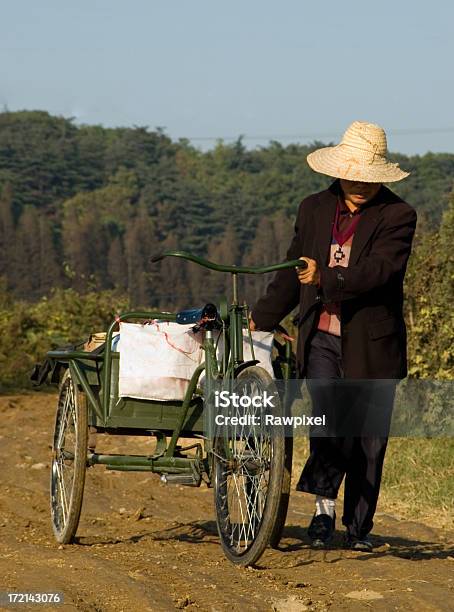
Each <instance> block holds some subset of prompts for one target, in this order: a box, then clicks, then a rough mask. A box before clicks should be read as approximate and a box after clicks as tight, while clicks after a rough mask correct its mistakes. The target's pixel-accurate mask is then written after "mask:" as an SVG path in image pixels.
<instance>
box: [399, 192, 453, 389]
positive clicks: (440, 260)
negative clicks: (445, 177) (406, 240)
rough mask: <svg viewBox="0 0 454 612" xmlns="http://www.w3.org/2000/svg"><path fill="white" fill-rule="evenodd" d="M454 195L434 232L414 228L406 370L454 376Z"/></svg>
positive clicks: (425, 375) (430, 375) (431, 375)
mask: <svg viewBox="0 0 454 612" xmlns="http://www.w3.org/2000/svg"><path fill="white" fill-rule="evenodd" d="M453 244H454V195H452V196H451V199H450V201H449V205H448V207H447V209H446V210H445V212H444V214H443V219H442V223H441V226H440V229H439V231H437V232H427V233H421V232H418V236H417V240H416V245H415V247H416V248H415V249H414V253H413V255H412V257H411V259H410V262H409V267H408V271H407V277H406V296H407V302H406V314H407V317H406V318H407V322H408V325H409V356H410V368H409V373H410V375H411V376H413V377H417V378H437V379H452V378H453V377H454V343H453V329H454V309H453V302H454V255H453V248H452V245H453Z"/></svg>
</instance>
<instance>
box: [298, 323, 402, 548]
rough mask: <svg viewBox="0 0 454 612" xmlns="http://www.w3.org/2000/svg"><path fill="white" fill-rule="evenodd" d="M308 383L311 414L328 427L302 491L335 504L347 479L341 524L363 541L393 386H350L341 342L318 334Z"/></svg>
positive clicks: (314, 444) (316, 435)
mask: <svg viewBox="0 0 454 612" xmlns="http://www.w3.org/2000/svg"><path fill="white" fill-rule="evenodd" d="M306 379H307V380H306V382H307V387H308V390H309V394H310V396H311V401H312V411H313V414H315V415H323V414H324V415H325V416H326V422H327V428H325V429H324V430H320V429H319V428H318V429H317V428H313V429H312V430H311V435H310V455H309V458H308V460H307V462H306V465H305V466H304V469H303V471H302V474H301V477H300V479H299V482H298V484H297V487H296V488H297V490H298V491H305V492H307V493H312V494H315V495H322V496H324V497H329V498H331V499H336V498H337V494H338V491H339V488H340V485H341V483H342V480H343V478H344V476H345V494H344V513H343V517H342V523H343V524H344V525H345V526H346V527H347V531H348V532H349V533H350V535H352V536H355V537H358V538H363V537H365V536H366V535H367V534H368V533H369V531H370V530H371V529H372V527H373V521H372V519H373V516H374V513H375V509H376V507H377V500H378V494H379V490H380V482H381V475H382V468H383V461H384V458H385V452H386V445H387V442H388V437H387V436H388V433H389V425H390V420H391V413H392V407H393V403H394V395H395V387H396V385H395V381H372V380H371V381H347V380H345V379H344V375H343V370H342V352H341V339H340V338H338V337H337V336H333V335H331V334H327V333H325V332H319V331H317V332H316V333H315V335H314V337H313V339H312V342H311V344H310V349H309V354H308V365H307V372H306Z"/></svg>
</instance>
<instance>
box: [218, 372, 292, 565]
mask: <svg viewBox="0 0 454 612" xmlns="http://www.w3.org/2000/svg"><path fill="white" fill-rule="evenodd" d="M234 391H235V393H236V394H237V396H238V397H248V398H250V399H251V400H252V399H253V398H256V397H257V396H259V397H263V396H264V392H265V391H267V392H268V395H272V396H273V402H272V403H273V407H272V408H271V409H270V408H268V409H266V408H263V407H261V406H254V405H253V402H251V403H250V405H249V406H247V407H244V406H237V407H235V406H231V407H230V408H229V409H228V410H227V412H226V413H225V416H229V417H230V419H229V420H228V422H227V420H225V421H224V422H226V424H225V425H222V427H218V428H217V429H216V434H215V437H214V440H213V451H212V452H213V476H214V495H215V510H216V520H217V527H218V532H219V536H220V538H221V544H222V548H223V550H224V553H225V555H226V557H227V558H228V559H229V560H230V561H232V562H233V563H236V564H239V565H251V564H253V563H255V562H256V561H257V560H258V559H259V557H260V556H261V555H262V554H263V552H264V550H265V548H266V547H267V546H268V544H269V543H270V539H271V538H272V537H273V535H274V534H275V525H276V520H277V519H278V515H279V513H280V512H279V511H280V510H281V500H282V486H283V481H284V477H285V430H284V426H283V425H282V424H279V422H277V420H276V419H275V418H274V417H282V406H281V402H280V401H279V395H278V393H277V391H276V390H275V387H274V383H273V379H272V378H271V377H270V375H269V374H268V373H267V372H266V371H265V370H264V369H263V368H261V367H257V366H253V367H249V368H246V369H245V370H243V371H242V372H241V373H240V374H239V376H238V378H237V379H235V381H234ZM245 403H246V402H245ZM255 403H257V404H258V403H259V402H258V401H257V402H255ZM266 414H272V416H273V422H272V423H271V422H268V419H266V418H265V415H266ZM232 417H233V418H232ZM239 417H243V420H242V421H241V420H240V419H239ZM235 418H237V419H238V420H237V421H235ZM229 423H231V424H229Z"/></svg>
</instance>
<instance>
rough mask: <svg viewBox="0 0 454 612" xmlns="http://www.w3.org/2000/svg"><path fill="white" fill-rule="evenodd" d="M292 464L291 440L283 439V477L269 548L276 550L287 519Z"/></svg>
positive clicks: (288, 438)
mask: <svg viewBox="0 0 454 612" xmlns="http://www.w3.org/2000/svg"><path fill="white" fill-rule="evenodd" d="M292 462H293V438H291V437H286V438H285V459H284V475H283V478H282V488H281V499H280V500H279V508H278V511H277V516H276V521H275V523H274V527H273V532H272V533H271V537H270V546H271V548H278V546H279V542H280V541H281V537H282V532H283V531H284V527H285V520H286V518H287V511H288V504H289V501H290V486H291V482H292Z"/></svg>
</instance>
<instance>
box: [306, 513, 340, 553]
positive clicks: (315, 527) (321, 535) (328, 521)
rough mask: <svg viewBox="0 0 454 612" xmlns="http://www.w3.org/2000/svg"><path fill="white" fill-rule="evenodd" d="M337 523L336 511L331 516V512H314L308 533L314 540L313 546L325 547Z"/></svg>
mask: <svg viewBox="0 0 454 612" xmlns="http://www.w3.org/2000/svg"><path fill="white" fill-rule="evenodd" d="M335 525H336V513H334V517H333V518H331V517H330V515H329V514H318V515H317V516H316V515H315V514H314V516H313V517H312V521H311V524H310V525H309V528H308V530H307V535H308V536H309V537H310V539H311V540H312V542H311V546H312V547H313V548H324V547H325V546H326V545H327V544H328V543H329V542H330V541H331V540H332V537H333V534H334V528H335Z"/></svg>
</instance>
